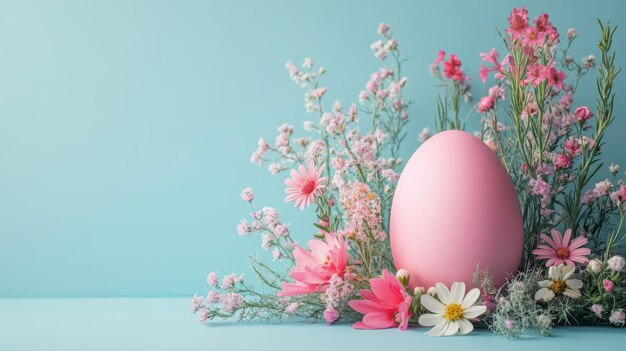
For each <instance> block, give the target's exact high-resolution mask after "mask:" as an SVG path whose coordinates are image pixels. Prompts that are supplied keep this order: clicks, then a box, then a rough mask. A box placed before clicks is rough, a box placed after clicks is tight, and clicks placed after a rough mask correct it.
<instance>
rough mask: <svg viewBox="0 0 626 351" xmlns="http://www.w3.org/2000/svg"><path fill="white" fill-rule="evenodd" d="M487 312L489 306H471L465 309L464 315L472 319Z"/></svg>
mask: <svg viewBox="0 0 626 351" xmlns="http://www.w3.org/2000/svg"><path fill="white" fill-rule="evenodd" d="M485 312H487V306H471V307H468V308H466V309H465V310H463V317H465V318H469V319H472V318H476V317H478V316H480V315H481V314H483V313H485Z"/></svg>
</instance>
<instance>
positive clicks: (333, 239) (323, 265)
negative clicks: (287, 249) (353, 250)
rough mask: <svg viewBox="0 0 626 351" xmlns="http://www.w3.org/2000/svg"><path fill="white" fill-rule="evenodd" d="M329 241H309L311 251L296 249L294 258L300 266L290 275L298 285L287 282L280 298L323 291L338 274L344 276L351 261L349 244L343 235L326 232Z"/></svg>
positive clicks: (282, 285)
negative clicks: (349, 259)
mask: <svg viewBox="0 0 626 351" xmlns="http://www.w3.org/2000/svg"><path fill="white" fill-rule="evenodd" d="M325 239H326V241H322V240H317V239H313V240H309V242H308V247H309V250H308V251H307V250H305V249H303V248H302V247H301V246H299V245H296V246H295V249H294V250H293V257H294V259H295V261H296V265H295V267H294V268H293V269H292V270H291V273H290V275H291V277H292V278H293V279H295V281H296V282H295V283H286V282H283V283H282V284H281V290H280V291H279V292H278V294H277V295H278V296H281V297H284V296H293V295H304V294H310V293H315V292H323V291H324V290H326V288H327V286H328V282H329V281H330V278H331V277H332V276H333V275H334V274H336V275H337V276H339V277H341V278H343V277H344V275H345V273H346V266H347V259H348V254H347V251H346V249H347V247H346V243H345V241H344V240H343V237H342V236H339V235H336V234H333V233H326V236H325Z"/></svg>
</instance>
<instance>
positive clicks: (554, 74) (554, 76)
mask: <svg viewBox="0 0 626 351" xmlns="http://www.w3.org/2000/svg"><path fill="white" fill-rule="evenodd" d="M543 74H544V77H545V78H546V79H548V86H549V87H556V88H557V89H563V82H564V81H565V78H567V75H566V74H565V73H564V72H563V71H559V70H557V69H556V68H554V67H547V68H546V70H545V71H544V73H543Z"/></svg>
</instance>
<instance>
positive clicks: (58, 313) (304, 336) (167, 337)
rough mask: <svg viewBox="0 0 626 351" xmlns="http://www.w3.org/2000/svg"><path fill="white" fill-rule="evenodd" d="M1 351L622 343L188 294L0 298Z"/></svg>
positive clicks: (594, 333)
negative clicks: (432, 330)
mask: <svg viewBox="0 0 626 351" xmlns="http://www.w3.org/2000/svg"><path fill="white" fill-rule="evenodd" d="M0 311H1V313H0V350H5V351H22V350H23V351H39V350H46V351H57V350H59V351H74V350H90V351H98V350H150V351H159V350H168V351H171V350H223V351H226V350H255V351H264V350H268V351H276V350H298V351H308V350H311V351H319V350H359V351H366V350H378V351H379V350H524V351H526V350H537V351H542V350H567V351H578V350H581V351H582V350H584V351H589V350H594V349H597V350H599V349H601V350H622V349H623V346H624V343H625V342H626V331H625V330H624V329H617V328H594V327H578V328H568V329H562V328H559V329H556V330H555V331H554V336H551V337H542V336H531V337H525V338H522V339H518V340H513V341H509V340H506V339H503V338H500V337H498V336H496V335H494V334H492V333H491V332H489V331H487V330H477V331H475V332H473V333H472V334H469V335H466V336H455V337H446V338H437V337H429V336H427V335H425V334H424V333H425V332H426V330H427V329H425V328H411V329H409V330H407V331H405V332H401V331H400V330H398V329H386V330H376V331H363V330H355V329H352V328H351V327H350V325H347V324H343V325H335V326H332V327H329V326H327V325H325V324H321V323H319V324H308V323H301V322H291V323H282V324H278V323H274V324H263V323H242V324H235V323H234V322H217V323H213V324H211V325H209V326H203V325H200V324H199V323H197V322H196V321H195V319H194V317H193V316H192V315H191V313H190V312H189V300H188V299H172V298H169V299H163V298H161V299H155V298H153V299H137V298H135V299H0Z"/></svg>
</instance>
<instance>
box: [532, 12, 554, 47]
mask: <svg viewBox="0 0 626 351" xmlns="http://www.w3.org/2000/svg"><path fill="white" fill-rule="evenodd" d="M548 17H549V15H548V14H547V13H542V14H541V15H539V17H537V19H535V28H536V29H537V32H538V33H539V34H540V35H541V36H547V37H548V40H549V41H550V42H552V43H558V39H559V32H558V31H557V30H556V28H555V27H554V26H553V25H552V23H551V22H550V20H549V19H548Z"/></svg>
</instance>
